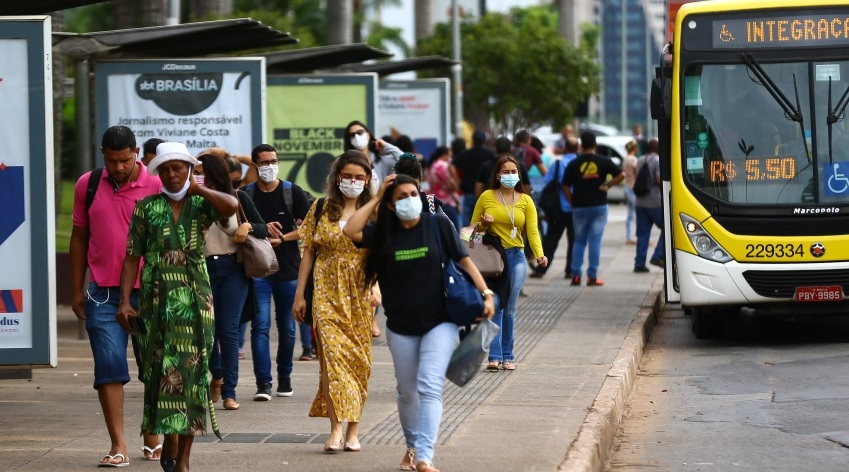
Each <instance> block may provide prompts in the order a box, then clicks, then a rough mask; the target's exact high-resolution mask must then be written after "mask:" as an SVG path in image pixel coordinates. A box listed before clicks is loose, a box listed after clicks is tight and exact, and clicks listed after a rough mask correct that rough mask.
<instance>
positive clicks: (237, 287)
mask: <svg viewBox="0 0 849 472" xmlns="http://www.w3.org/2000/svg"><path fill="white" fill-rule="evenodd" d="M206 268H207V271H208V272H209V285H210V286H211V287H212V303H213V308H214V310H215V311H214V313H215V342H214V343H213V345H212V354H211V355H210V356H209V371H210V373H211V374H212V378H213V379H222V378H223V379H224V383H223V384H222V386H221V397H222V398H232V399H233V400H235V399H236V385H237V384H238V383H239V320H240V319H241V317H242V309H243V308H244V306H245V300H246V299H247V298H248V284H249V283H250V279H248V278H247V276H245V273H244V270H243V269H242V265H241V264H239V262H238V261H236V256H235V255H234V254H231V255H223V256H210V257H207V258H206Z"/></svg>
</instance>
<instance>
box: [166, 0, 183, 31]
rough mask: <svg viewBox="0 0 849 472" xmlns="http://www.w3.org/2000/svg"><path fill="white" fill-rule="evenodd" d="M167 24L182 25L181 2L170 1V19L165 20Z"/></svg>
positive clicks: (178, 0)
mask: <svg viewBox="0 0 849 472" xmlns="http://www.w3.org/2000/svg"><path fill="white" fill-rule="evenodd" d="M165 24H166V25H179V24H180V0H168V17H167V18H165Z"/></svg>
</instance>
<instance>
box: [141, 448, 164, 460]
mask: <svg viewBox="0 0 849 472" xmlns="http://www.w3.org/2000/svg"><path fill="white" fill-rule="evenodd" d="M142 454H144V460H146V461H158V460H159V457H160V456H161V455H162V444H157V445H156V447H153V448H150V447H147V446H142Z"/></svg>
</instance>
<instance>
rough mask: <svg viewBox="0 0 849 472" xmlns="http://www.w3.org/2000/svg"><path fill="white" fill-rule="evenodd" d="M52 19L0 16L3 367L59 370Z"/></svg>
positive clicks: (0, 345) (0, 338)
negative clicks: (32, 367)
mask: <svg viewBox="0 0 849 472" xmlns="http://www.w3.org/2000/svg"><path fill="white" fill-rule="evenodd" d="M50 46H51V32H50V17H44V16H39V17H14V18H11V17H10V18H2V17H0V58H3V59H2V61H0V143H3V153H2V154H0V366H47V365H51V366H55V365H56V358H57V356H56V279H55V272H56V271H55V253H56V248H55V239H56V235H55V230H54V219H55V211H54V203H53V202H54V196H53V117H52V107H53V105H52V100H53V87H52V72H51V70H52V55H51V54H52V52H51V47H50Z"/></svg>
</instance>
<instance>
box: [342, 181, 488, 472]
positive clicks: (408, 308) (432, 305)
mask: <svg viewBox="0 0 849 472" xmlns="http://www.w3.org/2000/svg"><path fill="white" fill-rule="evenodd" d="M375 209H377V221H376V222H375V223H374V224H368V221H369V217H370V216H371V215H372V214H373V213H374V211H375ZM432 225H436V226H437V227H436V228H435V229H436V231H434V228H433V226H432ZM343 232H344V234H345V235H346V236H348V237H349V238H351V239H352V240H353V241H354V242H355V243H356V244H357V245H359V246H362V247H366V248H369V252H368V254H367V256H366V262H365V282H366V284H367V285H370V284H373V283H374V282H378V284H379V285H380V287H381V289H382V293H383V307H384V310H385V312H386V318H387V321H386V327H387V330H386V340H387V342H388V344H389V351H390V352H391V353H392V363H393V364H394V367H395V378H396V380H397V386H396V388H397V396H396V402H397V404H398V416H399V418H400V420H401V426H402V428H403V429H404V437H405V439H406V445H407V452H406V453H405V454H404V457H403V459H402V460H401V465H400V467H401V469H403V470H417V471H419V472H438V470H437V469H436V468H435V467H434V466H433V462H432V460H433V448H434V444H435V443H436V437H437V433H438V431H439V423H440V421H441V418H442V388H443V384H444V381H445V371H446V368H447V367H448V361H449V360H450V359H451V354H452V352H453V351H454V348H455V347H456V346H457V325H455V324H454V323H452V322H451V321H450V320H449V318H448V313H447V312H446V309H445V300H444V295H443V285H442V258H443V255H442V254H440V247H444V248H445V249H444V250H445V251H446V252H447V255H448V257H450V258H451V259H453V260H455V261H457V263H458V264H459V265H460V267H462V268H463V269H464V270H465V271H466V272H468V274H469V275H470V276H471V278H472V280H473V281H474V285H475V286H476V287H477V288H478V290H480V291H481V292H482V293H483V294H484V298H485V302H484V311H483V313H481V316H486V317H488V318H489V317H492V315H493V314H494V312H495V307H494V305H493V297H492V291H491V290H489V289H487V288H486V284H485V283H484V280H483V277H481V275H480V273H479V272H478V270H477V268H475V266H474V264H473V263H472V261H471V259H469V257H468V255H467V254H466V250H465V249H464V248H463V246H462V244H461V243H460V240H459V238H458V237H457V233H456V232H455V231H454V228H453V227H452V225H451V223H450V222H449V220H448V219H447V218H445V217H444V216H441V215H431V214H429V213H425V214H424V215H423V214H422V201H421V197H420V196H419V188H418V183H417V182H416V181H415V180H414V179H413V178H411V177H409V176H405V175H397V176H396V175H390V176H388V177H387V178H386V179H385V180H384V182H383V184H382V185H381V186H380V189H379V191H378V194H377V195H376V196H375V197H374V198H372V199H371V200H369V202H368V203H367V204H365V205H363V206H362V207H360V208H359V209H358V210H357V211H356V212H355V213H354V214H353V215H352V216H351V218H350V219H349V220H348V224H347V225H345V228H344V229H343ZM436 237H439V238H441V241H437V240H435V239H436Z"/></svg>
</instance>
